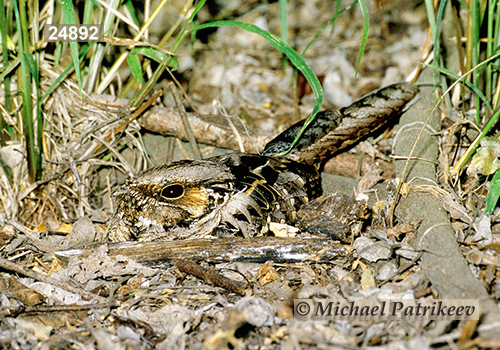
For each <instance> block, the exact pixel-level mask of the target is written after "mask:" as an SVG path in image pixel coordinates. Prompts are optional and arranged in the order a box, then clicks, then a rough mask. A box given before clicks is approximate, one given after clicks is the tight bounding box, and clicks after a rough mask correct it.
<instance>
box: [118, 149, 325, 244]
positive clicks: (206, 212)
mask: <svg viewBox="0 0 500 350" xmlns="http://www.w3.org/2000/svg"><path fill="white" fill-rule="evenodd" d="M319 180H320V178H319V173H318V171H317V169H316V168H315V167H312V166H308V165H305V164H301V163H297V162H294V161H290V160H287V159H280V158H273V157H264V156H259V155H253V154H244V153H234V154H229V155H224V156H218V157H213V158H209V159H206V160H198V161H189V160H186V161H179V162H173V163H172V164H170V165H162V166H159V167H155V168H152V169H149V170H146V171H145V172H143V173H142V174H139V175H138V176H136V177H134V178H132V179H130V180H128V181H127V182H126V183H125V184H124V185H123V186H121V187H120V188H119V189H118V190H117V191H116V193H115V196H116V197H118V200H119V202H118V208H117V211H116V214H115V216H114V217H113V218H112V219H111V221H110V226H109V230H108V237H109V239H110V240H111V241H128V240H139V241H151V240H156V239H176V238H202V237H206V236H210V235H215V236H221V235H227V234H234V233H235V232H241V233H242V234H243V235H244V236H246V237H249V236H254V235H255V234H257V233H258V232H259V231H262V230H264V231H265V230H266V227H267V222H268V221H277V222H289V223H293V222H294V221H295V214H296V211H297V210H298V208H299V207H300V206H301V205H302V204H304V203H307V202H308V201H309V198H316V197H318V196H319V195H320V194H321V185H320V181H319Z"/></svg>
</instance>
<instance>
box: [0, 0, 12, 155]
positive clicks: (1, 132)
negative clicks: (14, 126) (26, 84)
mask: <svg viewBox="0 0 500 350" xmlns="http://www.w3.org/2000/svg"><path fill="white" fill-rule="evenodd" d="M0 35H1V36H2V59H3V62H2V63H3V68H4V69H6V68H7V66H8V65H9V50H8V48H7V37H8V36H9V35H8V32H7V19H6V17H5V4H4V0H0ZM2 80H3V82H4V84H3V86H4V93H5V110H6V111H7V112H10V111H12V101H11V98H10V80H11V79H10V75H6V76H5V79H2ZM6 132H8V131H7V127H6V125H4V122H3V116H0V145H1V146H4V145H5V144H6V142H7V134H6ZM9 134H10V133H9Z"/></svg>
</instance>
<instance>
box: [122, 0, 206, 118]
mask: <svg viewBox="0 0 500 350" xmlns="http://www.w3.org/2000/svg"><path fill="white" fill-rule="evenodd" d="M205 1H206V0H200V2H199V3H198V4H197V5H196V7H195V8H194V10H192V11H190V12H189V14H190V16H189V18H188V19H187V20H186V21H185V22H184V25H183V26H182V28H181V30H180V31H179V35H178V36H177V38H176V39H175V40H174V43H173V44H172V46H171V48H170V50H169V51H170V52H172V53H176V52H177V50H178V49H179V47H180V45H181V43H182V42H183V41H184V39H185V38H186V36H187V35H188V34H189V33H190V32H191V31H187V30H186V28H187V27H188V25H189V24H190V23H192V22H193V20H194V18H195V17H196V15H197V14H198V11H200V9H201V8H202V7H203V5H205ZM169 32H170V31H169ZM159 46H160V47H161V46H162V43H161V42H160V45H159ZM173 59H174V57H173V56H168V57H167V56H166V57H165V59H164V60H163V62H161V64H160V65H159V66H158V68H157V69H156V70H155V72H154V73H153V76H152V77H151V79H149V80H148V81H147V82H146V84H144V87H143V88H142V89H141V90H138V91H137V93H136V94H135V95H134V96H133V97H132V99H131V100H130V103H129V106H130V107H131V108H137V107H138V106H139V105H140V104H141V103H142V101H144V99H145V98H146V96H147V95H148V94H149V92H150V91H151V90H152V89H153V87H154V85H155V84H156V82H157V81H158V79H159V78H160V76H161V74H162V73H163V72H164V71H165V69H166V68H167V67H168V66H169V64H170V62H171V61H172V60H173Z"/></svg>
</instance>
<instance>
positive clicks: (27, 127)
mask: <svg viewBox="0 0 500 350" xmlns="http://www.w3.org/2000/svg"><path fill="white" fill-rule="evenodd" d="M23 5H25V2H23ZM14 14H15V19H16V27H17V34H18V37H19V56H20V61H21V80H20V81H19V83H20V84H21V86H19V87H20V88H21V89H22V96H23V106H22V110H21V114H22V120H23V134H24V138H25V140H26V158H27V161H28V176H29V179H30V181H31V182H35V181H36V180H37V178H38V177H39V176H40V175H39V173H38V172H37V170H38V169H37V166H36V165H37V161H36V159H37V154H38V153H39V152H37V147H36V144H35V134H34V132H33V130H34V127H33V100H32V98H31V89H32V84H31V74H30V70H29V63H28V62H27V61H26V56H25V54H29V41H28V21H27V20H26V12H25V6H20V5H19V2H18V1H17V0H14ZM19 83H18V84H19Z"/></svg>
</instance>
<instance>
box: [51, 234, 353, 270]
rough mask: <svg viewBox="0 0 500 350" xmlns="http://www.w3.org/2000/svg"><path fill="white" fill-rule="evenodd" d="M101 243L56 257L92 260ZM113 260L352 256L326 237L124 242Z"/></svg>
mask: <svg viewBox="0 0 500 350" xmlns="http://www.w3.org/2000/svg"><path fill="white" fill-rule="evenodd" d="M99 246H100V245H99V244H96V245H92V246H89V247H85V248H81V249H71V250H66V251H58V252H56V253H55V254H56V256H58V257H60V258H62V259H68V258H70V257H72V256H77V257H79V258H81V259H83V258H86V257H88V256H89V255H90V254H92V253H93V252H94V251H96V250H97V249H98V248H99ZM108 252H109V253H108V254H109V256H110V257H115V256H117V255H125V256H128V257H131V258H134V259H135V260H136V261H138V262H140V263H144V264H147V265H150V266H154V267H161V266H163V265H165V262H167V263H171V262H172V261H173V260H178V259H185V258H186V257H189V258H190V259H191V260H193V261H199V260H205V261H208V262H216V263H220V262H230V261H247V262H261V263H263V262H266V261H267V260H273V261H275V262H301V261H313V262H326V261H330V260H333V259H339V258H342V257H344V256H346V255H347V254H348V250H347V249H346V248H345V247H344V246H342V245H341V244H340V243H338V242H336V241H333V240H331V239H326V238H325V239H324V238H281V237H255V238H252V239H247V238H239V237H237V238H236V237H232V238H217V239H196V240H194V239H193V240H180V241H158V242H123V243H114V244H109V246H108Z"/></svg>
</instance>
